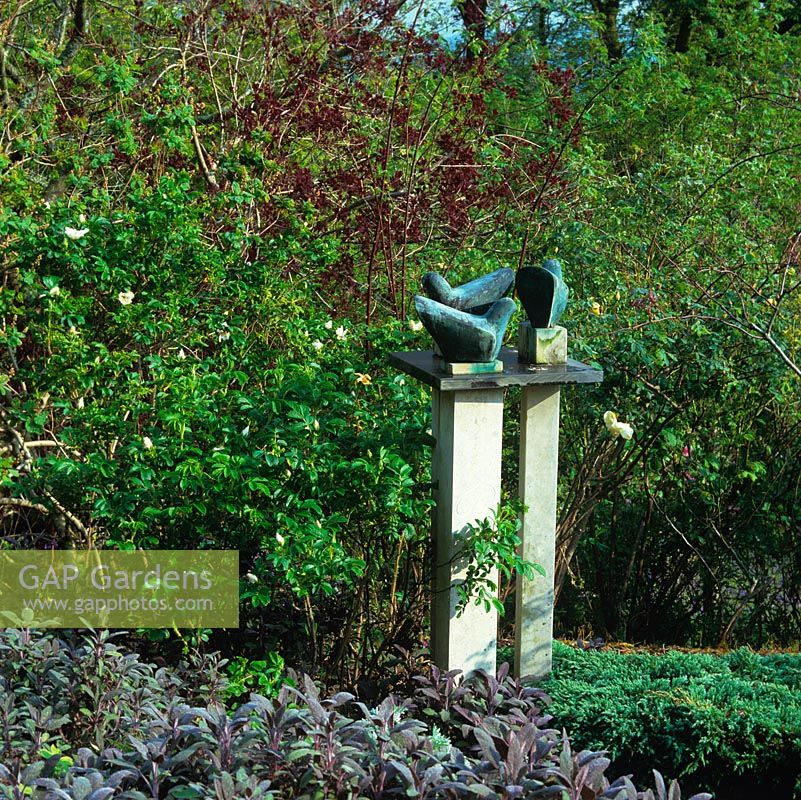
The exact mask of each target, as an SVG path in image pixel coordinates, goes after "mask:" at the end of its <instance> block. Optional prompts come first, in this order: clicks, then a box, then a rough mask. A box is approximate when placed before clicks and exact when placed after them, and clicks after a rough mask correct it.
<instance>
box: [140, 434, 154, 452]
mask: <svg viewBox="0 0 801 800" xmlns="http://www.w3.org/2000/svg"><path fill="white" fill-rule="evenodd" d="M142 446H143V447H144V448H145V450H152V449H153V440H152V439H151V438H150V437H149V436H143V437H142Z"/></svg>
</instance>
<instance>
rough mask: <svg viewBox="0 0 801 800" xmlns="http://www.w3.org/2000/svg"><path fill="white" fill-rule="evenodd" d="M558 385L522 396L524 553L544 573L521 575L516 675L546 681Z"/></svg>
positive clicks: (550, 628) (520, 466) (529, 389)
mask: <svg viewBox="0 0 801 800" xmlns="http://www.w3.org/2000/svg"><path fill="white" fill-rule="evenodd" d="M559 395H560V391H559V385H558V384H556V385H551V386H527V387H525V388H524V389H523V391H522V393H521V398H520V461H519V463H518V470H519V494H520V499H521V500H522V502H523V504H524V505H525V506H527V510H526V511H525V512H523V515H522V519H521V523H522V526H521V530H520V536H521V539H522V544H521V546H520V548H521V555H522V556H523V558H524V559H525V560H526V561H532V562H533V563H535V564H539V565H540V566H542V567H543V568H544V569H545V575H544V576H543V575H539V574H535V575H534V577H533V578H531V579H530V580H527V579H526V578H524V577H523V576H522V575H518V576H517V591H516V593H515V597H516V613H515V619H516V620H517V631H516V636H515V674H517V675H533V676H534V677H536V678H542V677H544V676H545V675H547V674H548V673H549V672H550V671H551V650H552V641H553V603H554V562H555V556H556V483H557V472H558V466H559Z"/></svg>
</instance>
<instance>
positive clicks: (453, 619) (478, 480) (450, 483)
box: [431, 389, 503, 673]
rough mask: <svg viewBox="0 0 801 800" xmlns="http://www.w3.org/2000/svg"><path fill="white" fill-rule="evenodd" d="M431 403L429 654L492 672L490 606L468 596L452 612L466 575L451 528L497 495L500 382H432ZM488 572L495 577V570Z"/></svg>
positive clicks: (488, 511) (480, 513)
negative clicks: (460, 385) (469, 386)
mask: <svg viewBox="0 0 801 800" xmlns="http://www.w3.org/2000/svg"><path fill="white" fill-rule="evenodd" d="M431 405H432V427H431V431H432V434H433V436H434V438H435V439H436V446H435V448H434V459H433V464H432V467H433V468H432V479H433V483H434V487H435V489H434V499H435V501H436V514H435V522H434V576H433V587H432V588H433V604H432V607H431V657H432V659H433V660H434V663H435V664H438V665H439V666H440V667H441V668H442V669H461V670H463V671H464V672H465V673H469V672H472V671H473V670H477V669H484V670H487V671H488V672H494V671H495V644H496V638H497V633H498V622H497V619H496V616H495V614H494V613H491V614H488V613H487V612H486V611H485V610H484V608H483V607H480V606H476V605H475V604H473V603H470V604H468V605H467V606H466V607H465V609H464V610H463V612H462V614H461V616H458V617H457V616H456V609H457V606H458V604H459V595H458V592H457V590H456V584H457V583H459V582H460V581H461V580H463V578H464V577H465V573H466V571H467V567H468V562H466V561H465V560H464V559H463V558H460V557H459V551H458V547H457V543H456V541H455V536H456V534H457V533H460V532H461V531H463V530H464V528H465V527H466V526H467V525H469V524H471V523H475V521H476V520H482V519H485V518H487V517H488V516H490V515H492V514H493V513H494V512H495V509H496V508H497V506H498V503H499V502H500V500H501V441H502V437H503V390H502V389H492V390H481V389H478V390H466V391H455V392H443V391H440V390H439V389H434V391H433V393H432V398H431ZM490 579H491V580H493V581H494V582H495V583H496V585H497V581H498V575H497V571H496V572H495V575H494V576H490Z"/></svg>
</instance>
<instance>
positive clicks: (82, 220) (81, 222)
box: [78, 214, 86, 225]
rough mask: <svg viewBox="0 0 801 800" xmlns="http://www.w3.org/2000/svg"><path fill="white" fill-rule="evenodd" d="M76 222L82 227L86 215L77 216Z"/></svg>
mask: <svg viewBox="0 0 801 800" xmlns="http://www.w3.org/2000/svg"><path fill="white" fill-rule="evenodd" d="M78 222H79V223H80V224H81V225H83V223H84V222H86V214H80V215H79V216H78Z"/></svg>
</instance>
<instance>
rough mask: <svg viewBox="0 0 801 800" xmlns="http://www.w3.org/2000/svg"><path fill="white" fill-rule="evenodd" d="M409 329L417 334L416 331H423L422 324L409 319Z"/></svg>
mask: <svg viewBox="0 0 801 800" xmlns="http://www.w3.org/2000/svg"><path fill="white" fill-rule="evenodd" d="M409 327H410V328H411V329H412V330H413V331H414V332H415V333H417V332H418V331H421V330H423V323H422V322H420V321H419V320H414V319H410V320H409Z"/></svg>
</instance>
